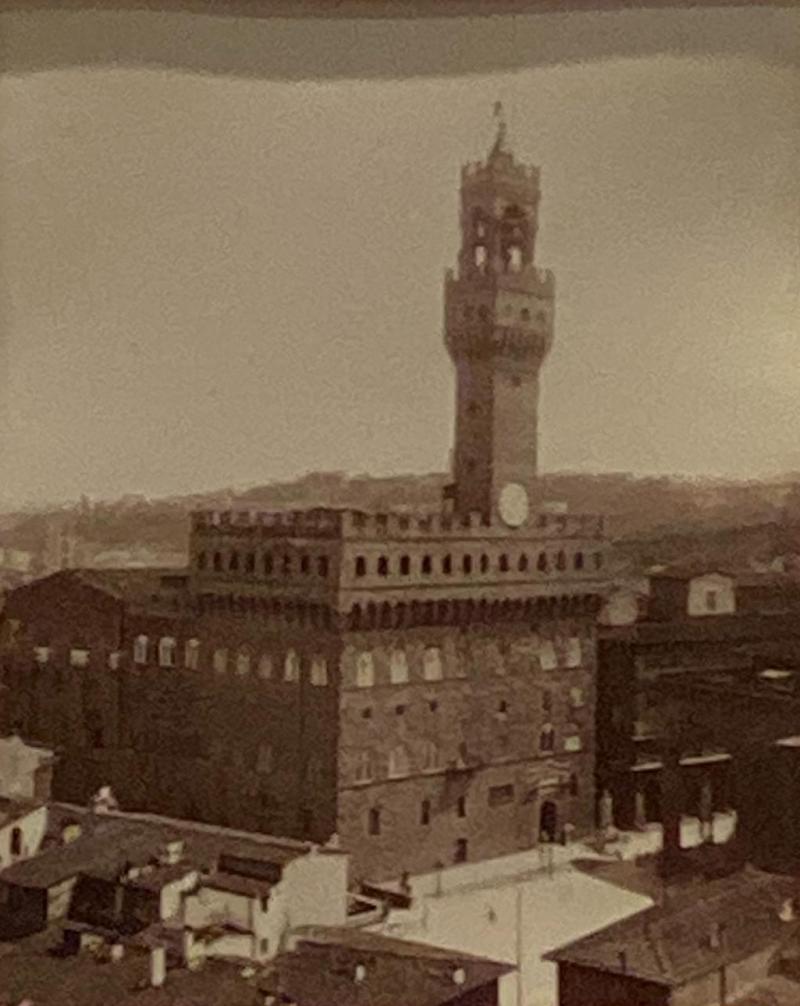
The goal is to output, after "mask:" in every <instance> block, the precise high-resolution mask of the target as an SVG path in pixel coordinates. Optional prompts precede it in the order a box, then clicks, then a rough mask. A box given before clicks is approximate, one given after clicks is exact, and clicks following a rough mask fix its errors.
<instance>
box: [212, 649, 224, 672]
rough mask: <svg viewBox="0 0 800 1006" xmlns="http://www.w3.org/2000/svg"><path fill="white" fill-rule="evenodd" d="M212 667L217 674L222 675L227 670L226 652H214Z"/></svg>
mask: <svg viewBox="0 0 800 1006" xmlns="http://www.w3.org/2000/svg"><path fill="white" fill-rule="evenodd" d="M213 665H214V670H215V671H216V672H217V674H224V673H225V671H227V669H228V651H227V650H225V649H220V650H214V659H213Z"/></svg>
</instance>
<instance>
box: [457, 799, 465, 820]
mask: <svg viewBox="0 0 800 1006" xmlns="http://www.w3.org/2000/svg"><path fill="white" fill-rule="evenodd" d="M466 816H467V798H466V797H465V796H460V797H459V798H458V801H457V803H456V817H466Z"/></svg>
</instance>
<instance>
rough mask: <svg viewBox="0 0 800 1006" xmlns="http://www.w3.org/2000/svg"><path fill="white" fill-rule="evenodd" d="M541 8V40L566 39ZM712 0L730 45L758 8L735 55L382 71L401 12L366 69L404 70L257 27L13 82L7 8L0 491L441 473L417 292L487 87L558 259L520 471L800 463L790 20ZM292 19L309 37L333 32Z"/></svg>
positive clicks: (425, 325) (425, 317) (430, 279)
mask: <svg viewBox="0 0 800 1006" xmlns="http://www.w3.org/2000/svg"><path fill="white" fill-rule="evenodd" d="M609 16H610V15H605V17H609ZM709 16H710V15H706V17H709ZM42 17H44V15H40V16H39V20H38V21H37V22H36V25H35V28H36V31H37V32H38V33H39V36H38V37H40V38H41V37H43V36H44V34H46V28H47V23H46V22H43V21H42V20H41V18H42ZM555 17H557V18H559V17H560V18H561V20H560V21H559V22H558V24H557V25H556V27H557V31H558V34H559V38H560V39H561V41H562V42H563V41H564V40H565V39H566V40H567V41H569V38H570V32H575V33H578V35H577V36H576V38H578V39H579V38H580V33H584V34H585V32H586V30H587V22H586V20H585V16H583V15H578V16H577V17H576V18H574V19H572V21H571V23H567V22H565V20H564V18H563V16H555ZM632 17H634V18H638V19H639V20H638V21H633V20H625V19H624V18H623V19H622V20H618V21H617V22H614V24H616V29H615V30H618V31H619V32H623V33H624V32H626V31H628V32H634V29H635V31H636V32H642V33H643V34H642V37H645V36H646V35H647V23H646V19H647V18H648V17H656V15H648V14H636V15H632ZM658 17H659V18H661V21H660V22H659V24H660V25H661V26H664V25H668V23H669V22H668V20H664V19H665V18H667V19H668V17H669V15H665V14H664V13H663V12H661V13H660V14H658ZM674 17H675V18H678V17H679V15H677V14H676V15H674ZM680 17H681V18H683V21H681V22H680V25H683V26H684V27H685V26H686V25H687V24H689V22H687V21H686V20H685V19H686V17H687V15H686V14H683V15H680ZM713 17H715V18H716V19H718V27H719V31H720V32H724V31H725V30H726V29H727V27H732V28H735V30H736V32H737V33H740V34H741V37H742V38H745V37H747V35H746V32H747V22H746V20H745V19H746V18H747V17H750V18H753V19H754V22H753V23H754V24H755V22H756V21H758V25H757V28H758V30H757V31H755V32H754V34H755V35H757V36H758V41H759V44H758V46H754V47H753V48H752V51H748V48H747V45H746V44H744V43H742V44H741V45H737V46H731V47H730V48H729V49H728V50H727V51H726V50H725V48H724V47H723V48H722V50H721V51H719V52H717V53H716V54H715V55H714V56H713V58H702V56H701V55H700V54H699V53H697V52H692V53H689V52H688V50H687V54H685V55H681V54H680V49H681V47H680V45H678V46H677V47H675V46H673V47H672V48H673V54H670V55H666V56H663V57H658V56H655V55H652V54H650V55H647V56H646V57H644V58H633V57H632V56H631V55H626V56H624V57H614V58H609V59H606V60H602V61H589V62H583V63H582V62H570V63H568V64H565V65H557V64H556V65H543V63H542V61H541V60H538V59H534V58H532V59H531V65H530V66H529V67H525V66H524V65H521V66H520V65H515V66H513V67H510V68H508V67H506V68H504V69H503V70H502V72H498V73H490V72H487V71H486V69H485V67H483V68H482V70H481V72H478V73H466V72H464V73H462V74H461V75H456V76H451V77H447V76H436V75H433V74H432V75H430V76H428V75H425V74H417V73H415V75H413V76H408V77H404V71H403V67H404V61H405V60H407V59H410V60H412V61H413V58H414V53H413V51H412V50H413V45H412V43H413V38H414V35H413V32H415V31H417V32H418V31H419V28H418V26H411V27H409V25H408V24H405V25H403V24H398V25H395V26H389V27H390V28H391V30H392V35H391V39H392V40H393V41H392V43H391V45H389V46H388V48H386V49H385V50H384V57H383V66H384V67H385V66H387V65H389V66H391V67H392V68H394V67H395V66H396V69H393V70H392V72H394V73H396V75H397V77H398V79H361V80H359V79H348V78H347V77H346V76H345V75H342V74H341V73H339V74H337V75H336V76H335V77H331V76H328V77H326V78H324V79H322V78H321V79H316V80H315V79H313V71H314V67H313V65H312V66H310V69H309V70H308V73H309V75H310V76H309V79H306V80H291V81H285V80H284V81H281V80H276V79H274V78H275V76H276V74H275V73H269V72H268V71H269V69H270V65H269V54H270V53H271V52H272V53H275V54H276V59H278V60H280V59H285V57H286V53H285V48H281V38H282V35H281V33H282V32H283V31H286V32H287V33H288V34H287V35H286V36H285V37H284V41H285V40H286V38H290V37H291V38H292V39H295V40H296V38H297V37H298V35H297V31H298V27H297V26H296V25H295V26H288V25H283V26H282V24H281V23H279V22H262V23H259V24H255V25H254V24H247V23H245V22H242V23H241V24H239V25H237V26H236V30H237V31H240V32H241V33H242V34H241V37H242V38H244V37H245V35H246V36H247V40H248V43H247V44H248V46H252V45H253V44H255V43H257V42H259V41H260V42H261V43H262V45H263V58H264V60H265V63H264V66H265V68H266V75H265V76H264V77H263V78H260V77H259V76H257V75H256V74H255V73H254V72H252V67H250V68H249V72H248V74H246V75H243V76H237V75H235V74H222V73H215V74H210V73H205V74H204V73H200V72H197V69H198V68H197V67H193V66H192V67H190V66H183V67H181V66H176V67H175V68H173V69H167V68H165V67H163V66H152V67H147V66H143V65H138V66H137V65H135V63H136V62H137V61H136V60H133V61H132V64H131V65H128V66H126V67H113V66H108V65H96V66H93V67H91V68H89V69H86V68H81V67H71V66H69V65H68V64H69V60H66V61H65V63H66V65H63V66H61V67H60V68H58V69H50V70H43V69H38V68H36V67H33V68H31V67H27V66H26V67H25V69H24V71H20V70H19V69H18V68H15V66H14V62H13V54H14V45H15V44H18V45H19V46H20V47H23V46H24V45H27V46H28V47H29V49H30V45H31V41H30V40H31V37H32V35H31V32H30V30H29V29H30V28H31V24H32V22H31V21H30V20H26V19H25V18H23V16H22V15H3V16H2V17H0V21H2V24H0V30H5V31H6V32H7V34H6V35H5V39H6V42H5V45H6V50H5V56H6V68H7V70H8V71H9V72H6V73H5V75H4V77H3V79H2V82H0V107H2V116H1V117H0V148H1V149H2V152H1V153H0V234H2V244H1V245H0V275H1V276H2V283H3V299H4V307H5V312H4V313H5V316H6V322H5V326H4V327H5V333H4V334H5V347H4V353H5V366H6V368H7V371H8V375H7V382H6V387H5V388H4V389H3V391H4V393H5V403H4V404H5V410H6V416H7V419H6V424H5V434H6V436H5V451H4V456H3V471H2V483H3V484H2V487H1V488H0V496H4V497H5V498H6V499H14V500H19V499H27V500H38V499H45V498H46V499H58V498H68V497H75V496H77V495H78V494H80V493H83V492H85V493H88V494H89V495H91V496H96V497H112V496H116V495H121V494H123V493H128V492H145V493H148V494H166V493H178V492H189V491H192V490H200V489H204V488H216V487H220V486H223V485H227V484H234V485H242V484H248V483H259V482H264V481H268V480H270V479H277V478H283V477H288V476H292V475H294V474H298V473H301V472H303V471H306V470H310V469H327V470H330V469H345V470H349V471H352V472H372V473H375V474H382V473H389V472H394V471H420V472H425V471H432V470H441V469H443V468H444V467H445V466H446V464H447V459H448V451H449V446H450V440H451V429H452V412H453V379H452V374H451V369H450V364H449V361H448V358H447V356H446V353H445V351H444V348H443V345H442V332H441V327H442V324H441V323H442V279H443V273H444V270H445V268H446V267H448V266H449V265H451V264H452V263H453V262H454V259H455V254H456V251H457V246H458V230H457V226H458V218H457V214H458V201H457V196H458V193H457V185H458V174H459V169H460V166H461V164H462V162H465V161H468V160H473V159H477V158H478V157H480V156H482V155H483V154H484V152H485V150H486V148H487V146H488V144H489V142H490V139H491V135H492V127H491V121H490V116H491V108H492V104H493V102H494V101H495V100H496V99H498V98H500V99H502V100H503V101H504V103H505V105H506V107H507V110H508V116H509V132H510V138H511V142H512V146H513V147H514V149H515V151H516V153H517V154H518V155H519V156H520V157H521V158H523V159H525V160H530V161H532V162H534V163H536V164H538V165H540V166H541V169H542V184H543V199H542V204H541V219H540V239H539V252H538V257H539V263H540V264H541V265H543V266H547V267H550V268H552V269H554V270H555V272H556V279H557V309H556V341H555V345H554V349H553V352H552V355H551V357H550V359H549V360H548V362H547V363H546V365H545V369H544V372H543V394H542V403H541V441H542V442H541V463H542V466H543V468H545V469H551V470H555V469H559V470H562V469H580V470H586V471H602V470H609V469H612V470H631V471H635V472H659V473H660V472H684V473H708V474H719V475H736V476H750V475H758V474H763V473H769V472H772V471H775V470H781V469H791V468H800V276H799V275H798V272H799V270H800V62H795V63H794V64H792V62H791V60H787V59H786V58H785V53H786V46H787V31H793V30H795V29H797V30H798V35H797V38H798V40H800V13H798V14H797V17H796V18H795V20H794V21H792V17H793V14H792V12H783V14H782V15H781V16H780V17H777V16H775V17H773V16H772V15H771V14H770V13H769V12H766V11H764V10H763V9H761V10H760V11H759V10H753V11H744V12H742V11H738V12H736V11H728V12H726V11H724V10H720V11H717V12H715V13H714V15H713ZM771 17H773V20H772V21H769V22H768V21H764V20H763V19H764V18H771ZM726 19H727V20H726ZM731 19H734V20H731ZM736 19H738V20H736ZM759 19H762V20H759ZM548 21H549V22H550V28H548V27H547V23H548ZM513 22H514V23H513V25H512V26H509V25H508V24H505V25H504V26H502V28H501V27H498V26H495V25H492V24H491V23H490V22H489V21H484V22H483V27H482V28H480V26H477V27H476V25H475V23H472V24H464V25H462V23H461V22H460V21H458V20H449V21H447V22H430V23H429V25H428V26H427V28H426V35H425V42H426V45H427V47H428V48H427V50H426V52H427V55H428V56H429V57H430V58H431V60H432V62H435V55H436V52H437V46H438V47H439V51H441V53H442V58H443V59H444V58H445V54H446V53H448V52H457V53H459V54H460V55H462V56H463V53H464V52H465V47H466V46H467V45H472V46H479V43H480V40H481V38H487V39H490V40H492V41H493V44H494V45H495V46H498V45H500V43H502V39H503V37H505V38H507V39H509V40H510V42H509V44H511V43H513V45H514V46H515V47H517V49H519V51H521V52H524V41H525V38H526V37H530V38H531V39H532V40H533V41H535V39H536V37H537V36H541V33H542V32H545V31H547V30H551V29H553V30H555V29H554V28H553V25H554V24H555V22H554V21H553V19H551V18H549V16H547V17H539V18H536V17H528V18H515V19H513ZM677 23H678V22H676V24H677ZM715 23H716V22H715ZM87 24H88V22H87V20H86V19H83V20H72V21H69V22H66V23H55V22H54V23H53V24H52V25H51V29H52V30H51V34H52V33H53V32H55V33H59V34H58V45H59V46H60V45H62V43H64V40H65V38H67V37H68V32H69V31H70V30H71V31H74V32H75V33H76V37H77V36H78V35H80V33H85V32H86V31H87ZM608 24H609V23H608V22H605V25H606V28H608ZM43 25H44V27H43ZM187 25H188V21H187ZM139 27H140V29H141V22H139ZM302 27H303V30H304V31H307V32H308V33H309V36H308V37H309V40H310V43H311V42H313V44H314V45H316V46H317V47H318V48H321V49H324V46H325V41H326V32H330V31H331V29H330V27H329V26H326V23H325V22H324V21H317V22H313V23H311V24H308V25H304V26H302ZM154 30H155V29H154ZM215 30H216V29H215V27H214V23H213V22H211V21H210V19H209V20H208V21H207V22H206V23H205V26H204V32H203V35H202V39H200V36H198V37H197V44H196V48H194V49H192V52H193V54H194V56H195V57H196V58H197V60H198V62H199V63H200V64H201V65H202V58H203V53H202V51H200V49H201V47H202V46H206V47H207V48H208V50H209V51H213V45H214V38H215ZM230 30H231V28H230V25H229V26H228V27H227V28H224V29H223V28H220V31H221V32H222V33H223V35H224V33H225V32H228V34H227V35H225V39H227V41H230V34H229V33H230ZM382 30H383V31H384V32H385V31H386V30H387V26H384V27H383V29H382ZM186 31H187V32H188V31H190V28H189V27H187V29H186ZM493 32H494V35H492V33H493ZM498 32H500V35H499V36H498V34H497V33H498ZM771 32H772V33H773V34H774V47H775V52H776V53H778V52H780V53H781V54H782V56H781V58H771V56H772V53H771V49H770V46H771V42H770V39H771V38H772V35H771V34H770V33H771ZM259 33H260V34H259ZM145 34H146V31H145ZM634 34H635V32H634ZM651 34H652V32H651ZM54 37H55V36H54ZM221 37H222V36H221ZM328 37H330V36H328ZM389 37H390V36H388V35H386V34H384V35H383V38H384V39H386V38H389ZM417 37H418V36H417ZM737 37H738V35H737ZM191 38H192V36H191V35H190V34H189V35H186V36H185V38H184V42H186V44H187V45H189V41H187V40H191ZM339 41H341V40H339ZM363 41H364V39H363V38H362V42H363ZM651 41H652V39H651ZM64 44H66V43H64ZM226 44H227V42H226ZM532 46H533V42H532ZM533 48H534V49H535V46H533ZM629 48H630V49H631V51H635V50H636V47H635V45H631V46H630V47H629ZM650 48H652V46H651V47H650ZM676 48H677V52H675V49H676ZM226 51H227V50H226ZM248 51H249V52H251V55H252V50H248ZM515 51H517V50H516V49H515ZM532 51H533V49H532ZM648 51H649V50H648ZM281 53H282V54H283V55H281ZM9 54H10V55H9ZM29 54H30V53H28V55H29ZM519 62H520V60H515V64H518V63H519ZM523 62H524V60H523Z"/></svg>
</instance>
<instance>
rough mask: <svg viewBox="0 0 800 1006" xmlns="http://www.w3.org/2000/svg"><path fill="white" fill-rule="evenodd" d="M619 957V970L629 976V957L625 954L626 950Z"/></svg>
mask: <svg viewBox="0 0 800 1006" xmlns="http://www.w3.org/2000/svg"><path fill="white" fill-rule="evenodd" d="M617 957H618V958H619V969H620V971H621V972H622V973H623V974H627V973H628V955H627V954H626V953H625V951H624V950H620V951H619V953H618V954H617Z"/></svg>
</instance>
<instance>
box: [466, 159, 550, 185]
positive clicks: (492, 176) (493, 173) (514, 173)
mask: <svg viewBox="0 0 800 1006" xmlns="http://www.w3.org/2000/svg"><path fill="white" fill-rule="evenodd" d="M540 176H541V171H540V169H539V168H538V167H537V166H536V165H535V164H522V163H520V162H519V161H516V160H514V158H513V157H512V156H511V154H501V155H500V156H498V157H495V158H493V159H492V160H490V161H470V162H468V163H467V164H464V165H463V166H462V168H461V184H462V185H464V184H465V183H466V184H468V185H469V184H474V183H475V182H482V181H485V182H487V183H489V182H490V183H492V184H493V185H496V184H497V182H498V180H499V179H500V178H503V177H505V178H507V179H508V180H509V181H512V182H517V183H521V184H524V185H526V186H531V185H532V186H534V187H535V188H538V187H539V179H540Z"/></svg>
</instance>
